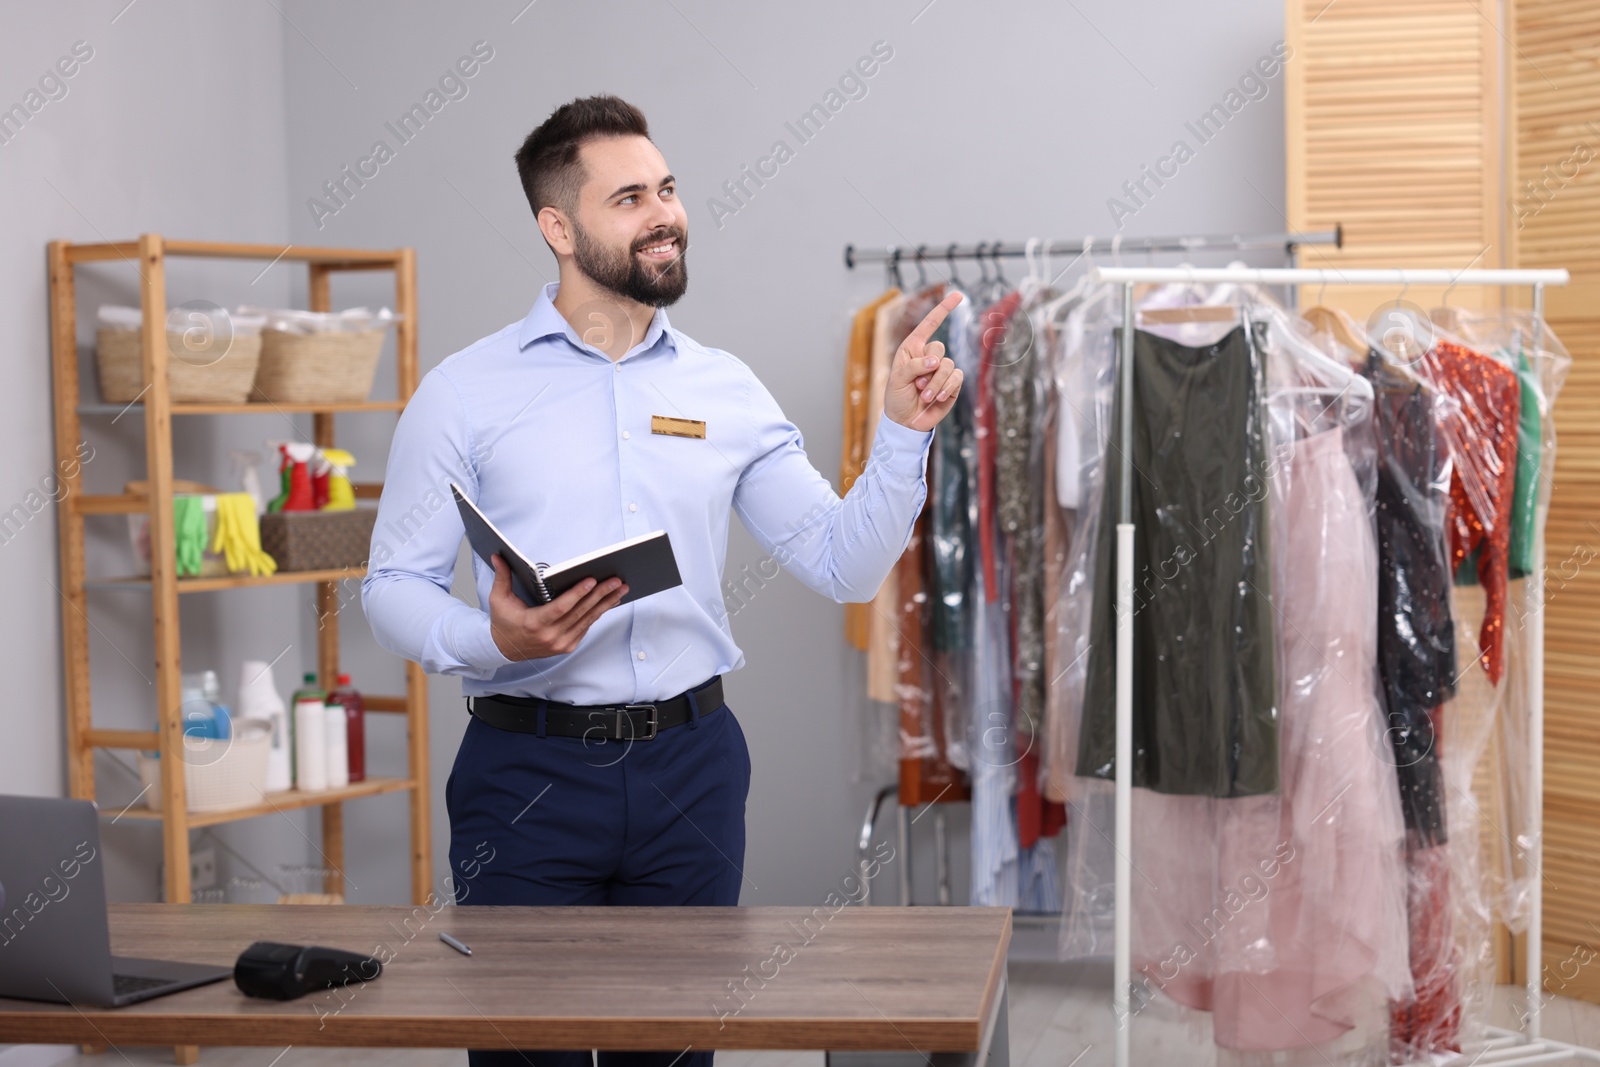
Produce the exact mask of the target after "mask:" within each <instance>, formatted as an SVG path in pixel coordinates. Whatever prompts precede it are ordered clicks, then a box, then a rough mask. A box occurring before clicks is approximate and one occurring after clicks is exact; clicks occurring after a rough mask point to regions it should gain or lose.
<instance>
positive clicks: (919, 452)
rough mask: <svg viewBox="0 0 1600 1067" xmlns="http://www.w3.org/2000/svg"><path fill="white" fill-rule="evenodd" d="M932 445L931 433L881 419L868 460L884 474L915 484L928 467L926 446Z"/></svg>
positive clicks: (887, 418) (885, 418)
mask: <svg viewBox="0 0 1600 1067" xmlns="http://www.w3.org/2000/svg"><path fill="white" fill-rule="evenodd" d="M932 442H933V431H932V430H913V429H912V428H911V427H909V426H902V425H900V424H899V423H898V422H895V421H894V420H893V419H891V418H889V416H887V415H884V416H883V417H882V418H880V419H879V420H878V432H877V435H876V437H875V439H874V440H873V442H872V454H871V456H870V457H869V458H870V459H871V460H873V461H875V462H876V463H877V465H878V466H880V467H882V468H883V469H884V470H887V471H890V472H892V473H894V474H897V475H899V476H901V477H902V478H906V479H908V480H911V481H916V480H919V479H921V478H922V476H923V471H924V470H925V469H926V467H927V459H928V445H929V444H931V443H932Z"/></svg>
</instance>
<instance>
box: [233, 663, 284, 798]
mask: <svg viewBox="0 0 1600 1067" xmlns="http://www.w3.org/2000/svg"><path fill="white" fill-rule="evenodd" d="M238 713H239V717H240V718H241V719H265V720H267V721H268V722H269V723H271V724H272V748H271V749H270V750H269V751H268V753H267V784H266V790H267V792H269V793H281V792H283V791H284V790H285V789H289V788H292V787H293V786H294V776H293V773H292V772H291V770H290V768H291V767H292V766H293V760H292V759H291V758H290V752H291V748H290V746H291V745H292V744H293V741H292V736H293V731H291V730H290V729H289V713H288V711H287V710H285V708H284V706H283V697H281V696H279V695H278V684H277V682H276V681H274V680H273V677H272V664H270V663H268V662H267V661H266V660H262V659H248V660H245V661H244V664H243V665H242V666H241V667H240V668H239V703H238Z"/></svg>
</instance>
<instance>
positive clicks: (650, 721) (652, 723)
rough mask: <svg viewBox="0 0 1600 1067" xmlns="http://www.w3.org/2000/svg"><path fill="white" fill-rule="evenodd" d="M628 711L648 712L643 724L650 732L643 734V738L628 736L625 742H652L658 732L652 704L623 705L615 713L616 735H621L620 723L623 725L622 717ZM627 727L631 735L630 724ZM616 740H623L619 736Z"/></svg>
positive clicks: (654, 708) (657, 722)
mask: <svg viewBox="0 0 1600 1067" xmlns="http://www.w3.org/2000/svg"><path fill="white" fill-rule="evenodd" d="M630 711H647V712H649V714H648V715H647V716H646V717H645V723H646V725H648V726H649V727H650V732H649V733H647V734H645V735H644V736H643V737H632V736H630V737H628V738H626V740H630V741H651V740H654V738H655V736H656V734H657V733H659V732H660V730H659V720H658V719H657V718H656V715H657V711H656V706H655V705H654V704H624V705H622V710H621V711H619V712H617V731H618V734H619V735H620V733H621V730H622V723H623V719H624V717H625V716H626V715H627V713H628V712H630ZM629 727H630V730H629V732H630V734H631V733H632V730H631V727H632V723H631V722H630V723H629ZM618 740H623V738H622V737H620V736H619V737H618Z"/></svg>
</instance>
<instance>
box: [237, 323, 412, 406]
mask: <svg viewBox="0 0 1600 1067" xmlns="http://www.w3.org/2000/svg"><path fill="white" fill-rule="evenodd" d="M383 334H384V331H383V330H362V331H359V332H344V333H288V332H285V331H283V330H270V329H268V330H262V331H261V365H260V367H259V368H258V369H257V370H256V381H255V389H254V391H253V393H252V396H254V398H255V399H257V400H270V401H272V402H274V403H278V404H350V403H359V402H360V401H363V400H365V399H367V395H368V394H369V393H371V392H372V379H373V378H374V377H375V376H376V375H377V373H378V355H379V353H381V352H382V351H383Z"/></svg>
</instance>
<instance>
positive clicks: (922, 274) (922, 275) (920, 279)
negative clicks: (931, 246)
mask: <svg viewBox="0 0 1600 1067" xmlns="http://www.w3.org/2000/svg"><path fill="white" fill-rule="evenodd" d="M927 247H928V246H927V245H918V246H917V254H916V263H917V289H918V290H919V291H920V290H922V289H926V288H927V287H928V272H927V271H926V270H924V269H923V266H922V253H923V251H924V250H925V249H926V248H927Z"/></svg>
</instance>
